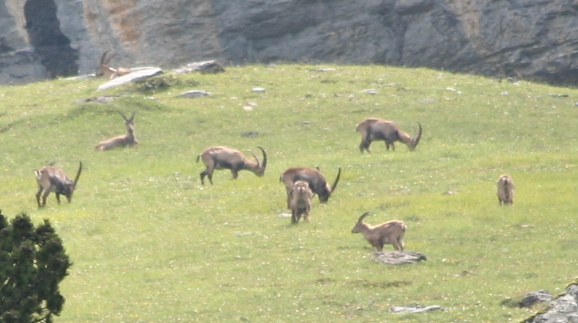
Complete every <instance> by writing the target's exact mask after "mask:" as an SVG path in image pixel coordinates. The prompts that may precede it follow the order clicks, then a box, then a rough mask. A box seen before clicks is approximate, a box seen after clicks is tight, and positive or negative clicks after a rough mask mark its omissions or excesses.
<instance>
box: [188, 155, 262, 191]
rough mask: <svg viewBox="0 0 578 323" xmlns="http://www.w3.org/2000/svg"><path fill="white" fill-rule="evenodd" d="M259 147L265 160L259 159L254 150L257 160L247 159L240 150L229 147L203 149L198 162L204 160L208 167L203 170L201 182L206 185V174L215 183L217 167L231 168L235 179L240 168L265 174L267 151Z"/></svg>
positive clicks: (259, 174)
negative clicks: (214, 177)
mask: <svg viewBox="0 0 578 323" xmlns="http://www.w3.org/2000/svg"><path fill="white" fill-rule="evenodd" d="M257 148H259V149H260V150H261V152H262V153H263V161H259V158H257V156H256V155H255V153H253V152H252V151H251V154H252V155H253V157H255V160H256V162H254V161H252V160H250V159H247V157H245V155H243V153H241V152H240V151H238V150H236V149H232V148H229V147H224V146H217V147H209V148H207V149H205V150H203V152H202V153H201V154H200V155H199V156H197V163H198V162H199V160H203V163H204V164H205V166H206V167H207V169H205V170H204V171H202V172H201V184H203V185H205V176H208V177H209V182H211V185H213V171H214V170H215V169H217V170H219V169H229V170H230V171H231V173H232V174H233V179H235V178H237V176H238V175H239V171H240V170H248V171H251V172H253V173H254V174H255V175H257V176H259V177H261V176H263V175H264V174H265V168H266V167H267V153H266V152H265V149H263V147H260V146H259V147H257Z"/></svg>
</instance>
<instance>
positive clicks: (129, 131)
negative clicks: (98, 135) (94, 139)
mask: <svg viewBox="0 0 578 323" xmlns="http://www.w3.org/2000/svg"><path fill="white" fill-rule="evenodd" d="M118 113H120V115H121V116H122V118H123V119H124V125H125V126H126V135H120V136H116V137H113V138H109V139H106V140H103V141H101V142H99V143H98V145H96V147H95V149H96V150H98V151H105V150H109V149H112V148H116V147H126V146H138V140H137V139H136V138H135V137H134V115H135V114H136V111H133V113H132V114H131V116H130V118H127V117H126V116H125V115H124V114H123V113H122V112H120V111H118Z"/></svg>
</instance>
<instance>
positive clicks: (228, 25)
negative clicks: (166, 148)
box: [0, 0, 578, 85]
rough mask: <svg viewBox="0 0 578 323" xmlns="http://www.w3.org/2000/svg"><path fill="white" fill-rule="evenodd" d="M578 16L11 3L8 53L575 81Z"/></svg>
mask: <svg viewBox="0 0 578 323" xmlns="http://www.w3.org/2000/svg"><path fill="white" fill-rule="evenodd" d="M577 15H578V0H516V1H511V0H369V1H350V0H333V1H323V0H308V1H302V0H252V1H230V0H175V1H165V0H147V1H109V0H7V1H4V2H3V3H0V27H2V28H0V33H1V34H0V54H2V53H11V52H14V51H22V50H26V49H30V48H33V49H34V52H35V53H36V55H37V56H36V57H38V60H37V61H35V62H32V63H31V64H32V65H37V64H38V63H40V64H41V65H42V66H44V67H45V69H46V71H47V72H48V76H49V77H54V76H60V75H71V74H73V73H80V74H86V73H91V72H93V71H94V70H95V69H96V67H97V62H98V58H99V57H100V55H101V54H102V52H104V51H105V50H107V49H112V50H114V51H116V52H117V53H119V55H118V56H117V57H116V58H115V60H114V64H113V65H115V66H123V67H134V66H142V65H152V66H162V67H164V68H175V67H178V66H182V65H184V64H186V63H189V62H195V61H202V60H218V61H220V62H221V63H222V64H225V65H227V64H231V63H233V64H242V63H256V62H258V63H268V62H332V63H352V64H364V63H377V64H391V65H405V66H426V67H432V68H438V69H444V70H449V71H455V72H466V73H478V74H484V75H493V76H500V77H508V76H513V77H524V78H528V79H535V80H540V81H549V82H557V83H560V82H562V83H566V84H573V85H575V84H578V55H577V54H576V53H577V52H578V34H576V33H575V32H573V31H575V30H576V29H577V27H578V19H576V18H577ZM0 56H2V55H0ZM7 64H9V62H7V61H5V60H3V59H2V57H0V74H1V73H4V72H3V69H5V68H6V66H7Z"/></svg>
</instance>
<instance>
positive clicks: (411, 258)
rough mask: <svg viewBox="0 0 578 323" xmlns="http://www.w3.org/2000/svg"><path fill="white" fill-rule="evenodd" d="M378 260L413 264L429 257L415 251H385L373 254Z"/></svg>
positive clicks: (390, 263) (388, 262) (387, 262)
mask: <svg viewBox="0 0 578 323" xmlns="http://www.w3.org/2000/svg"><path fill="white" fill-rule="evenodd" d="M373 256H374V258H375V260H376V261H378V262H381V263H384V264H388V265H403V264H413V263H416V262H420V261H424V260H427V257H426V256H425V255H424V254H422V253H419V252H413V251H383V252H376V253H374V254H373Z"/></svg>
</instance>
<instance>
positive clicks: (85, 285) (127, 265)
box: [0, 65, 578, 322]
mask: <svg viewBox="0 0 578 323" xmlns="http://www.w3.org/2000/svg"><path fill="white" fill-rule="evenodd" d="M319 67H328V66H303V65H280V66H276V67H265V66H246V67H235V68H233V67H232V68H229V69H228V70H227V72H226V73H224V74H218V75H199V74H191V75H187V76H179V77H178V79H177V80H174V79H173V80H172V83H173V85H172V87H170V88H169V89H167V90H164V91H158V92H156V93H154V92H146V91H145V92H143V91H142V90H141V86H127V87H123V88H119V89H113V90H109V91H107V92H104V93H103V92H97V91H96V90H95V89H96V88H97V86H98V85H99V84H100V83H99V82H102V80H89V81H71V80H59V81H53V82H43V83H36V84H29V85H24V86H15V87H1V88H0V96H1V97H2V100H3V105H2V107H1V108H0V129H2V132H0V147H2V149H1V153H2V157H3V160H4V163H3V164H2V167H1V168H0V176H1V177H0V178H2V183H3V184H4V185H3V189H2V190H0V206H1V208H2V209H3V210H4V214H8V215H14V214H16V213H18V212H21V211H25V212H28V213H30V215H31V216H32V217H33V218H34V219H36V220H37V221H38V222H40V221H41V219H43V218H48V219H50V220H51V221H52V223H53V224H55V226H56V228H57V232H58V233H59V234H60V235H61V237H62V238H63V239H64V242H65V246H66V248H67V250H68V253H69V254H70V256H71V258H72V260H73V261H74V266H73V268H72V269H71V272H70V276H69V277H68V278H66V279H65V281H64V282H63V283H62V285H61V287H62V292H63V294H64V296H65V298H66V301H67V302H66V306H65V310H64V311H63V313H62V316H61V317H60V318H58V320H57V321H58V322H175V321H179V320H180V321H199V322H209V321H213V322H215V321H222V322H224V321H239V320H242V321H252V322H292V321H295V320H296V319H298V318H302V319H303V320H305V321H308V322H336V321H344V320H345V319H347V318H358V319H359V321H363V322H374V321H375V322H378V321H379V322H381V321H384V320H386V321H389V320H401V321H408V322H432V321H437V322H498V321H500V322H504V321H516V320H519V319H521V318H523V317H527V316H529V315H530V313H532V311H526V310H520V309H516V308H510V307H505V306H502V305H500V303H501V302H502V301H503V300H504V299H507V298H510V297H511V298H514V299H517V298H521V297H522V296H523V295H524V294H526V293H527V292H530V291H533V290H536V289H548V290H550V291H551V292H553V293H558V292H561V291H562V289H563V287H564V285H565V283H567V282H569V281H571V280H573V278H574V277H575V275H576V272H575V270H574V269H575V268H576V265H577V260H576V257H575V255H576V254H575V248H576V245H578V240H577V238H576V236H577V233H578V228H577V222H578V219H577V218H576V216H575V214H576V213H578V212H577V211H578V207H577V203H576V202H575V200H576V193H577V185H576V181H575V178H576V165H577V163H578V157H577V154H576V153H577V151H578V145H577V138H576V133H577V130H578V125H577V124H576V122H575V116H576V111H577V110H576V109H577V108H576V107H575V104H574V102H575V101H578V100H577V99H576V98H577V97H578V90H575V89H566V88H553V87H549V86H545V85H540V84H532V83H527V82H519V83H511V82H506V81H505V82H501V83H499V82H497V81H495V80H491V79H485V78H481V77H475V76H467V75H454V74H450V73H445V72H439V71H432V70H427V69H403V68H389V67H380V66H363V67H359V66H335V71H330V72H326V73H323V72H319V71H316V70H317V68H319ZM167 77H170V75H168V76H167ZM196 82H198V84H196ZM195 84H196V85H195ZM256 86H261V87H264V88H266V89H267V91H266V92H265V93H254V92H251V89H252V88H253V87H256ZM370 88H371V89H376V90H377V92H378V94H376V95H371V94H366V93H362V92H361V91H362V90H365V89H370ZM190 89H204V90H207V91H210V92H212V93H213V95H212V96H210V97H203V98H197V99H184V98H179V97H178V94H179V93H181V92H183V91H185V90H190ZM552 93H554V94H567V95H568V97H556V96H552V95H550V94H552ZM97 95H119V96H120V99H118V100H116V101H114V102H111V103H108V104H100V103H75V101H76V100H79V99H84V98H88V97H93V96H97ZM250 102H252V103H255V104H256V105H257V106H256V107H254V109H253V111H245V110H244V108H243V107H244V106H248V105H249V103H250ZM115 110H121V111H124V112H127V113H129V112H130V111H133V110H136V111H138V112H137V115H136V118H135V121H136V135H137V138H138V139H139V141H140V143H141V146H140V147H139V148H138V149H120V150H114V151H109V152H105V153H97V152H94V151H93V147H94V146H95V145H96V143H97V142H98V141H100V140H102V139H104V138H107V137H111V136H114V135H118V134H121V133H123V124H122V119H121V118H120V116H119V115H118V114H116V113H115ZM366 117H381V118H387V119H391V120H395V121H397V122H398V124H399V125H400V127H401V128H402V129H405V130H406V131H408V132H410V133H413V132H414V130H415V128H416V124H415V122H416V121H419V122H421V123H422V125H423V127H424V135H423V138H422V141H421V143H420V146H419V147H418V149H417V151H416V152H415V153H410V152H408V150H407V148H406V147H405V146H403V145H400V144H398V145H397V150H396V151H395V152H391V151H390V152H386V151H385V148H384V145H383V143H382V142H376V143H374V144H373V145H372V146H371V149H372V153H371V154H363V155H362V154H360V153H359V150H358V144H359V141H360V138H359V134H358V133H356V132H355V131H354V128H355V125H356V124H357V123H358V122H359V121H361V120H362V119H364V118H366ZM304 121H306V122H304ZM247 131H256V132H259V136H258V137H256V138H251V137H243V136H241V135H240V134H241V133H243V132H247ZM211 145H228V146H232V147H235V148H238V149H240V150H242V151H245V152H246V151H247V150H249V149H253V150H254V149H255V147H256V146H258V145H262V146H264V147H265V148H266V149H267V151H268V153H269V166H268V168H267V172H266V174H265V177H263V178H257V177H255V176H254V175H253V174H251V173H248V172H241V174H240V176H239V179H238V180H236V181H231V180H230V174H229V173H228V172H225V171H220V172H216V173H215V175H214V177H213V180H214V183H215V185H214V186H206V187H202V186H200V182H199V179H198V174H199V172H200V171H201V170H202V169H203V166H202V164H196V163H195V158H196V156H197V154H198V153H199V152H200V151H202V149H204V148H205V147H207V146H211ZM79 160H82V161H83V162H84V163H85V171H84V172H83V174H82V176H81V178H80V181H79V187H78V190H77V192H76V194H75V196H74V200H73V203H72V204H70V205H69V204H66V203H65V204H62V205H60V206H57V205H56V203H55V199H54V197H53V196H52V195H51V196H50V197H49V201H48V207H47V208H45V209H42V210H37V208H36V206H35V201H34V196H33V195H34V193H35V182H34V179H33V176H32V170H33V169H36V168H39V167H41V166H42V165H43V164H44V163H47V162H56V165H57V166H60V167H62V168H63V169H65V170H66V171H67V172H68V173H69V175H70V176H74V174H75V171H76V167H77V166H78V161H79ZM315 165H319V166H320V167H321V169H322V171H323V172H324V173H325V174H326V175H327V176H326V177H328V180H329V181H333V179H334V176H335V174H336V171H337V168H338V167H342V168H343V176H342V179H341V182H340V184H339V186H338V188H337V190H336V193H335V194H334V196H333V197H332V198H331V200H330V201H329V204H327V205H319V203H318V201H317V200H315V202H314V205H313V209H312V214H311V223H309V224H299V225H297V226H291V225H290V223H289V219H284V218H278V217H277V215H278V214H280V213H283V212H286V210H285V209H284V199H285V198H284V189H283V187H282V185H281V184H280V183H279V181H278V176H279V174H281V173H282V172H283V170H285V169H286V168H287V167H290V166H315ZM501 173H508V174H510V175H512V176H513V178H514V180H515V181H516V185H517V191H516V193H517V196H516V203H515V205H514V206H513V207H511V208H505V207H499V206H498V205H497V198H496V197H495V180H496V179H497V177H498V176H499V175H500V174H501ZM448 191H453V192H457V193H456V194H444V192H448ZM365 211H372V212H374V213H375V215H374V216H373V217H369V218H368V219H367V221H368V222H371V223H377V222H380V221H385V220H388V219H393V218H398V219H401V220H404V221H405V222H406V224H407V225H408V232H407V234H406V246H407V249H408V250H413V251H419V252H422V253H424V254H426V255H427V256H428V257H429V260H428V261H427V262H424V263H421V264H417V265H412V266H402V267H391V266H385V265H380V264H378V263H375V262H374V261H372V259H371V257H372V250H371V248H369V245H368V244H367V243H366V242H365V241H364V240H363V238H362V237H361V236H359V235H352V234H351V233H350V232H349V231H350V229H351V227H353V224H354V222H355V220H356V219H357V217H358V216H359V215H360V214H361V213H363V212H365ZM412 304H421V305H434V304H436V305H441V306H442V307H444V308H445V309H446V310H445V311H439V312H431V313H422V314H402V315H400V314H391V313H390V312H389V309H390V308H391V307H393V306H398V305H402V306H404V305H412Z"/></svg>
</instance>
